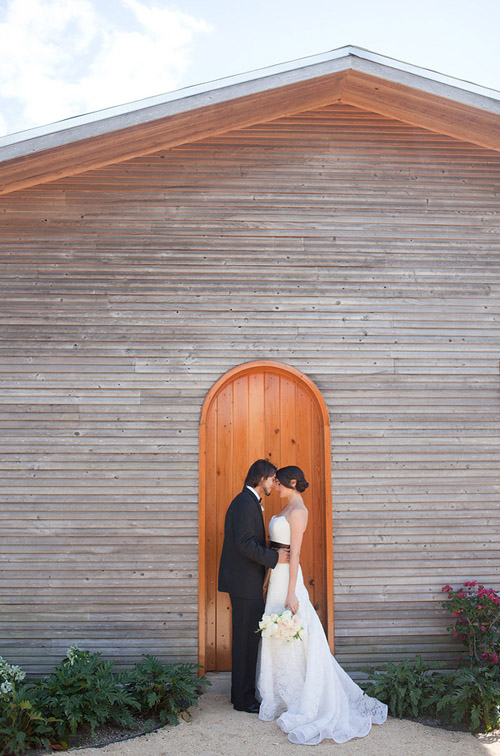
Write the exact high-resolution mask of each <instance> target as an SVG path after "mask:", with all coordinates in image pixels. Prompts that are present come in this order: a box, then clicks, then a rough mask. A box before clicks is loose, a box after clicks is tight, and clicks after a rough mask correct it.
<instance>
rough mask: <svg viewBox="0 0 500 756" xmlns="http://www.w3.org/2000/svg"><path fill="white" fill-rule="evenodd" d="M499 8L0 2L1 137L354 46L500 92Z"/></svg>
mask: <svg viewBox="0 0 500 756" xmlns="http://www.w3.org/2000/svg"><path fill="white" fill-rule="evenodd" d="M499 28H500V0H474V1H473V0H419V2H418V3H416V2H408V0H407V1H406V2H405V0H347V1H346V0H306V1H304V0H266V1H264V0H251V2H241V0H240V2H239V1H238V0H172V1H171V2H170V0H168V1H167V0H0V135H6V134H12V133H15V132H18V131H22V130H25V129H30V128H33V127H36V126H41V125H44V124H48V123H53V122H55V121H59V120H61V119H64V118H70V117H72V116H76V115H82V114H84V113H89V112H92V111H94V110H100V109H102V108H108V107H112V106H114V105H121V104H123V103H127V102H132V101H134V100H139V99H142V98H146V97H151V96H153V95H158V94H162V93H164V92H169V91H172V90H175V89H179V88H181V87H186V86H190V85H193V84H200V83H203V82H209V81H212V80H214V79H219V78H222V77H225V76H232V75H234V74H240V73H244V72H247V71H251V70H254V69H258V68H263V67H267V66H272V65H274V64H278V63H283V62H286V61H293V60H295V59H297V58H302V57H306V56H309V55H317V54H319V53H324V52H327V51H328V50H335V49H336V48H338V47H343V46H345V45H355V46H357V47H362V48H365V49H368V50H371V51H372V52H375V53H378V54H380V55H384V56H388V57H392V58H396V59H398V60H401V61H404V62H406V63H411V64H413V65H416V66H420V67H422V68H428V69H431V70H434V71H438V72H439V73H443V74H446V75H448V76H455V77H457V78H459V79H463V80H465V81H470V82H473V83H475V84H479V85H481V86H484V87H491V88H493V89H497V90H500V54H499V52H498V50H499V43H498V37H499V34H498V30H499Z"/></svg>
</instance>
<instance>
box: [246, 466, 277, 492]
mask: <svg viewBox="0 0 500 756" xmlns="http://www.w3.org/2000/svg"><path fill="white" fill-rule="evenodd" d="M276 470H277V468H276V467H275V466H274V465H273V463H272V462H269V460H268V459H258V460H257V461H256V462H254V463H253V465H251V466H250V470H249V471H248V472H247V477H246V478H245V485H246V486H252V488H255V486H258V485H259V483H260V481H261V480H262V478H270V477H271V475H276Z"/></svg>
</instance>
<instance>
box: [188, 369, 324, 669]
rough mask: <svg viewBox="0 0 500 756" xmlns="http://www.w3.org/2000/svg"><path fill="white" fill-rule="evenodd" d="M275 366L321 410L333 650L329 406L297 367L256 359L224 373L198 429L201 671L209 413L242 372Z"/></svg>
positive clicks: (202, 659) (200, 658) (207, 399)
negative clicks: (216, 399)
mask: <svg viewBox="0 0 500 756" xmlns="http://www.w3.org/2000/svg"><path fill="white" fill-rule="evenodd" d="M266 368H274V369H275V370H278V371H279V372H280V373H282V374H284V375H287V374H288V375H290V376H293V377H294V378H295V379H298V380H299V381H300V382H301V383H302V384H304V385H305V386H307V388H308V389H309V391H310V392H311V394H312V395H313V398H314V400H315V402H316V406H317V408H318V410H319V412H320V415H321V420H322V425H323V456H324V458H323V460H322V463H323V465H322V469H323V475H324V483H325V487H324V490H325V507H324V527H325V536H326V537H325V543H326V553H325V568H326V608H327V628H326V634H327V638H328V643H329V645H330V649H331V651H332V653H333V651H334V643H335V639H334V633H335V624H334V601H333V524H332V484H331V469H332V458H331V436H330V417H329V414H328V408H327V406H326V402H325V400H324V399H323V396H322V394H321V392H320V390H319V389H318V387H317V386H316V384H315V383H313V381H312V380H311V379H310V378H309V377H308V376H307V375H305V374H304V373H302V372H301V371H300V370H298V369H297V368H294V367H292V366H291V365H287V364H285V363H284V362H277V361H275V360H255V361H252V362H244V363H242V364H240V365H237V366H236V367H233V368H231V369H230V370H228V371H227V372H226V373H224V374H223V375H222V376H221V377H220V378H219V379H218V380H217V381H216V382H215V383H214V384H213V385H212V388H211V389H210V390H209V392H208V393H207V395H206V397H205V400H204V402H203V406H202V408H201V415H200V431H199V489H198V502H199V505H198V664H199V665H200V667H201V670H200V674H205V662H206V626H205V613H206V590H207V588H206V580H207V576H206V497H205V494H206V475H207V465H206V461H207V436H206V422H207V417H208V413H209V411H210V408H211V406H212V403H213V401H214V399H215V397H216V396H217V395H218V394H219V392H220V391H221V390H222V389H223V388H224V387H225V386H226V385H227V384H229V383H231V382H232V381H233V380H234V379H235V378H237V377H238V376H242V375H250V374H252V373H258V372H260V371H261V370H262V369H266Z"/></svg>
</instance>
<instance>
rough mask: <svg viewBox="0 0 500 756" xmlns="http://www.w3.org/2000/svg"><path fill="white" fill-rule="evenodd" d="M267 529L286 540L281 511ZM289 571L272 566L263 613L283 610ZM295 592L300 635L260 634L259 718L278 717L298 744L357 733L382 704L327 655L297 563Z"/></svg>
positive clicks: (379, 717)
mask: <svg viewBox="0 0 500 756" xmlns="http://www.w3.org/2000/svg"><path fill="white" fill-rule="evenodd" d="M269 534H270V537H271V540H272V541H276V542H278V543H285V544H289V543H290V525H289V523H288V520H287V519H286V517H285V516H284V515H274V517H272V518H271V522H270V523H269ZM289 570H290V568H289V565H288V564H277V565H276V567H275V568H274V569H273V570H271V577H270V580H269V586H268V591H267V600H266V609H265V612H266V614H272V613H273V612H276V613H277V614H280V613H281V612H282V611H284V609H285V600H286V595H287V593H288V578H289ZM295 594H296V596H297V599H298V601H299V611H298V612H297V616H298V617H299V618H300V620H301V623H302V626H303V627H304V631H305V632H304V639H303V640H291V641H286V640H283V639H279V638H262V640H261V645H260V651H259V659H258V663H257V680H256V689H257V698H258V700H259V701H260V702H261V703H260V711H259V718H260V719H263V720H264V721H266V722H268V721H271V720H273V719H276V717H278V724H279V726H280V727H281V729H282V730H283V731H284V732H286V733H288V739H289V740H291V742H292V743H298V744H301V745H316V744H317V743H320V742H321V741H322V740H324V739H325V738H331V739H332V740H334V741H335V742H337V743H345V742H346V741H347V740H350V739H351V738H361V737H363V736H365V735H367V734H368V733H369V731H370V729H371V726H372V724H373V723H375V724H383V723H384V722H385V721H386V719H387V706H386V705H385V704H383V703H381V702H380V701H377V700H376V699H375V698H370V697H369V696H367V695H365V694H364V693H363V691H362V690H361V688H360V687H359V686H358V685H356V683H355V682H354V681H353V680H351V678H350V677H349V675H348V674H347V673H346V672H344V670H343V669H342V667H341V666H340V664H338V662H337V661H336V660H335V658H334V657H333V656H332V654H331V652H330V648H329V646H328V641H327V639H326V636H325V633H324V631H323V626H322V624H321V621H320V619H319V617H318V615H317V614H316V611H315V609H314V607H313V606H312V604H311V602H310V600H309V594H308V593H307V588H306V587H305V585H304V579H303V577H302V570H301V568H300V567H299V572H298V576H297V585H296V589H295Z"/></svg>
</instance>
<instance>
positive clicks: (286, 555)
mask: <svg viewBox="0 0 500 756" xmlns="http://www.w3.org/2000/svg"><path fill="white" fill-rule="evenodd" d="M289 561H290V549H278V564H288V562H289Z"/></svg>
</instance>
